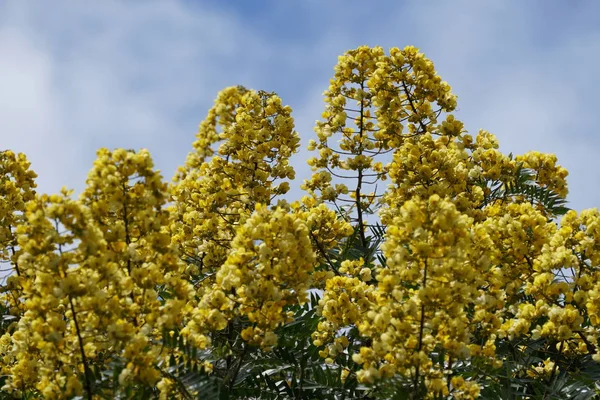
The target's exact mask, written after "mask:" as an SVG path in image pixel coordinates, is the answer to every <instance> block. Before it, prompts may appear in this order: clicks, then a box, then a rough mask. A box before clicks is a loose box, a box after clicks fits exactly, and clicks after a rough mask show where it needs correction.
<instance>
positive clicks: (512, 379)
mask: <svg viewBox="0 0 600 400" xmlns="http://www.w3.org/2000/svg"><path fill="white" fill-rule="evenodd" d="M325 102H326V106H325V111H324V112H323V114H322V119H321V120H320V121H318V122H317V125H316V128H315V131H316V133H317V140H311V141H310V143H309V149H310V150H313V151H315V152H317V154H316V156H315V157H313V158H311V159H310V160H308V163H309V165H310V166H311V167H312V169H313V171H314V174H313V175H312V177H311V179H309V180H307V181H305V182H304V183H303V185H302V188H303V189H304V190H305V191H306V195H305V196H304V197H303V198H302V199H301V200H299V201H294V202H288V201H286V200H285V198H284V195H285V194H286V193H287V192H288V190H289V187H290V185H289V182H288V181H289V180H293V179H294V176H295V172H294V169H293V167H292V166H291V165H290V164H289V158H290V157H291V156H292V155H293V154H294V153H295V152H297V150H298V148H299V142H300V141H299V136H298V134H297V133H296V132H295V131H294V121H293V119H292V116H291V109H290V107H289V106H284V105H283V103H282V101H281V99H280V98H279V97H278V96H277V95H276V94H274V93H268V92H264V91H254V90H249V89H246V88H243V87H239V86H238V87H230V88H227V89H225V90H223V91H222V92H221V93H220V94H219V95H218V97H217V99H216V101H215V104H214V106H213V107H212V108H211V109H210V111H209V113H208V116H207V118H206V119H205V120H204V121H203V122H202V123H201V125H200V129H199V132H198V134H197V137H196V141H195V142H194V144H193V151H192V152H191V153H190V154H189V156H188V157H187V159H186V161H185V163H184V165H183V166H182V167H181V168H180V169H179V170H178V171H177V173H176V175H175V178H174V179H173V182H172V183H171V184H168V183H165V182H164V181H163V178H162V177H161V175H160V174H159V172H158V171H156V170H155V169H154V166H153V163H152V160H151V158H150V155H149V154H148V152H147V151H145V150H141V151H139V152H136V151H131V150H124V149H117V150H114V151H109V150H106V149H101V150H100V151H99V152H98V158H97V160H96V162H95V163H94V166H93V168H92V170H91V172H90V174H89V178H88V181H87V187H86V189H85V190H84V191H83V193H82V194H81V196H80V197H79V199H77V200H76V199H74V198H73V196H72V193H71V192H69V191H67V190H63V191H62V192H61V193H60V194H54V195H50V196H49V195H45V194H37V193H36V192H35V182H34V180H35V177H36V175H35V173H33V172H32V171H31V170H30V169H29V163H28V161H27V159H26V158H25V156H24V155H22V154H18V155H17V154H14V153H13V152H11V151H8V150H7V151H3V152H1V153H0V176H2V182H1V184H0V193H1V194H2V197H1V198H0V219H1V223H0V261H2V263H3V265H5V268H4V271H5V274H6V278H5V282H4V284H3V285H2V286H1V289H0V296H1V297H0V299H1V301H0V309H1V311H2V314H3V318H2V320H1V321H0V334H2V336H1V337H0V357H1V358H0V360H1V361H0V367H1V369H2V378H1V379H2V381H3V383H2V385H3V386H2V392H1V393H2V396H3V398H48V399H68V398H85V399H101V398H123V399H147V398H160V399H170V398H180V399H192V398H200V399H209V398H215V399H217V398H218V399H228V398H231V399H233V398H257V399H258V398H261V399H262V398H265V399H268V398H273V399H279V398H294V399H301V398H302V399H313V398H328V399H329V398H331V399H350V398H362V399H377V398H383V399H387V398H396V399H425V398H430V399H446V398H456V399H473V398H486V399H488V398H489V399H512V398H539V399H549V398H578V399H587V398H593V396H595V393H596V392H598V390H599V388H598V387H597V386H596V381H599V380H600V366H599V365H598V364H597V362H598V361H600V354H599V353H598V346H599V345H600V343H599V336H600V213H599V212H598V210H596V209H593V210H585V211H582V212H581V213H577V212H575V211H572V210H568V209H567V208H566V207H565V204H566V200H565V198H566V195H567V184H566V181H565V178H566V176H567V171H566V170H565V169H564V168H562V167H561V166H559V165H558V164H557V160H556V157H555V156H554V155H550V154H541V153H538V152H529V153H526V154H524V155H520V156H516V157H513V156H512V155H504V154H502V153H501V152H500V151H499V150H498V142H497V140H496V138H495V137H494V136H493V135H492V134H490V133H489V132H486V131H480V132H479V133H478V134H477V135H476V136H475V137H473V136H472V135H470V134H468V133H467V132H466V131H465V129H464V127H463V124H462V123H461V122H460V121H459V120H457V119H456V118H455V117H454V116H453V115H452V114H451V112H452V111H453V110H454V109H455V107H456V97H455V96H454V95H453V94H452V93H451V89H450V86H449V85H448V84H447V83H445V82H443V81H442V80H441V78H440V77H439V76H438V75H437V73H436V71H435V69H434V66H433V64H432V62H431V61H430V60H428V59H427V58H425V57H424V55H423V54H421V53H420V52H419V51H418V50H417V49H415V48H414V47H406V48H405V49H403V50H400V49H397V48H393V49H391V50H390V51H389V53H388V54H386V53H385V52H384V51H383V49H381V48H379V47H375V48H369V47H359V48H357V49H355V50H351V51H348V52H346V53H345V54H344V55H343V56H342V57H340V59H339V62H338V65H336V67H335V75H334V78H333V79H332V80H331V84H330V86H329V88H328V90H327V91H326V92H325ZM559 217H561V218H560V220H559Z"/></svg>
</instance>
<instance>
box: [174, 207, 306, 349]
mask: <svg viewBox="0 0 600 400" xmlns="http://www.w3.org/2000/svg"><path fill="white" fill-rule="evenodd" d="M314 266H315V255H314V252H313V249H312V245H311V240H310V236H309V232H308V228H307V227H306V224H305V223H304V222H303V221H302V220H301V219H300V218H298V217H297V216H295V215H293V214H289V213H287V212H286V211H285V210H284V209H281V208H278V209H276V210H274V211H270V210H269V209H268V208H267V207H265V206H263V205H260V204H257V205H256V211H255V212H254V213H253V214H252V215H251V216H250V218H248V219H247V220H246V222H245V223H244V224H243V225H241V226H239V227H238V229H237V230H236V235H235V238H234V239H233V241H232V243H231V251H230V252H229V255H228V257H227V259H226V261H225V262H224V263H223V265H222V266H221V267H220V268H219V270H218V271H217V276H216V282H215V284H214V285H213V286H212V287H210V288H208V289H207V290H206V292H205V293H204V295H203V297H202V299H201V300H200V302H199V304H198V307H197V308H196V309H194V311H193V315H192V320H191V322H190V323H189V324H188V326H187V327H186V328H185V329H184V330H183V331H182V334H183V335H184V336H189V337H190V338H191V340H192V341H193V342H194V343H196V344H198V345H200V346H202V347H204V346H206V345H207V343H208V338H206V337H205V336H204V333H206V332H208V331H209V330H223V329H225V328H226V327H227V324H228V323H229V322H230V321H231V320H232V319H233V318H234V317H243V318H244V319H246V320H247V327H246V328H245V329H243V330H242V332H241V337H242V339H243V340H245V341H246V342H248V343H249V344H252V345H260V346H261V347H263V348H265V349H269V348H271V347H273V346H274V345H275V344H276V343H277V336H276V335H275V333H274V330H275V329H276V328H277V327H279V326H281V325H282V324H284V323H286V322H290V321H291V320H290V318H291V317H292V314H290V313H288V312H287V308H288V307H289V306H291V305H295V304H302V303H305V302H306V301H307V291H308V289H309V288H310V284H311V279H310V274H311V272H312V270H313V269H314Z"/></svg>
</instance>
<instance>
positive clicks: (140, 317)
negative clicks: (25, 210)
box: [81, 149, 193, 385]
mask: <svg viewBox="0 0 600 400" xmlns="http://www.w3.org/2000/svg"><path fill="white" fill-rule="evenodd" d="M153 167H154V165H153V162H152V159H151V158H150V155H149V153H148V151H147V150H140V151H139V152H134V151H128V150H124V149H117V150H114V151H109V150H107V149H101V150H100V151H98V158H97V160H96V161H95V162H94V167H93V168H92V170H91V171H90V173H89V177H88V180H87V184H88V186H87V188H86V189H85V190H84V192H83V193H82V195H81V201H82V202H83V203H84V204H86V205H87V206H88V207H89V208H90V210H91V215H92V218H93V219H94V221H95V222H96V224H97V225H98V226H99V228H100V230H101V231H102V233H103V235H104V238H105V240H106V242H107V247H108V252H107V256H108V257H109V259H110V261H111V262H112V263H113V264H114V265H116V271H115V272H114V274H115V275H114V276H115V278H116V277H119V279H115V281H114V282H113V286H112V288H111V290H112V292H111V294H110V295H111V296H113V298H114V299H115V300H116V301H117V304H115V307H114V311H113V312H114V315H115V320H114V323H112V324H111V325H109V326H108V329H109V332H108V336H109V338H111V340H115V341H117V342H120V343H122V344H123V346H124V347H123V358H124V359H125V360H126V361H127V362H129V364H128V367H127V368H125V369H124V370H123V373H122V377H121V381H123V382H129V381H130V380H134V381H140V382H142V383H145V384H150V385H153V384H154V383H156V381H157V380H158V378H159V375H158V371H157V370H156V369H155V367H154V365H155V364H156V362H158V361H159V360H160V350H161V349H160V347H161V344H160V343H159V339H160V338H161V336H160V335H161V332H162V330H164V329H173V328H175V327H177V326H180V325H181V324H182V323H183V318H184V314H185V308H186V305H187V303H188V301H189V300H190V296H191V294H192V290H193V288H192V286H191V285H190V284H189V282H187V281H186V280H185V279H184V277H183V269H184V265H183V263H182V262H181V261H180V260H179V256H178V253H177V251H176V249H175V248H174V247H173V246H172V245H171V243H170V238H169V235H168V233H167V232H166V229H167V226H168V222H169V219H168V212H167V210H166V209H165V205H166V201H167V185H166V183H164V182H163V181H162V177H161V175H160V173H159V172H158V171H156V170H154V168H153ZM142 349H145V350H144V351H142ZM127 362H126V364H127Z"/></svg>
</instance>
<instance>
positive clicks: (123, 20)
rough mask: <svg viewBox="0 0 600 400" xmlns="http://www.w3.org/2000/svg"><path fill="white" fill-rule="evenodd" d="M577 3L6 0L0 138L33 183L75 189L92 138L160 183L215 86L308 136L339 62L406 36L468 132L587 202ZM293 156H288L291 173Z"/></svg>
mask: <svg viewBox="0 0 600 400" xmlns="http://www.w3.org/2000/svg"><path fill="white" fill-rule="evenodd" d="M203 4H204V3H203ZM544 4H545V3H544ZM579 4H580V6H579V8H575V7H573V8H569V7H567V6H559V5H552V6H546V7H543V8H540V7H538V5H539V4H537V3H532V4H523V3H520V2H511V1H506V2H472V1H457V2H442V1H431V2H417V1H410V2H397V3H396V2H394V3H392V2H389V3H387V4H385V3H381V4H380V6H379V7H378V8H377V7H373V8H366V7H364V3H362V2H352V1H349V2H339V1H332V2H327V3H323V2H302V3H285V4H283V3H279V2H277V3H274V4H272V5H271V6H270V7H265V8H264V9H258V8H259V7H260V6H259V5H256V4H249V3H244V4H239V5H237V6H234V5H231V4H230V5H228V6H221V7H227V8H221V9H217V8H216V6H215V7H212V8H209V7H208V6H205V5H198V4H193V5H192V2H182V1H170V2H167V1H145V2H134V1H130V2H121V1H113V0H105V1H103V2H96V3H94V5H93V6H91V5H90V3H88V2H86V3H83V2H76V1H72V0H71V1H69V0H65V1H56V2H54V3H53V6H52V7H39V6H34V5H33V4H32V3H28V2H16V1H15V2H6V3H4V6H3V9H0V11H1V12H0V54H2V57H1V58H0V88H2V91H1V92H0V129H1V130H0V137H1V138H2V146H3V147H12V148H15V149H17V150H20V151H25V152H27V153H28V155H29V156H30V158H31V159H32V160H33V163H34V168H35V169H36V170H37V171H38V172H39V174H40V183H41V188H42V190H44V191H56V190H57V189H58V188H60V186H61V185H62V184H66V185H68V186H71V187H76V188H78V189H80V188H81V187H82V186H83V181H84V177H85V174H86V172H87V170H88V169H89V167H90V166H91V162H92V160H93V158H94V151H95V149H96V148H98V147H100V146H107V147H134V148H139V147H148V148H150V150H151V152H152V154H153V155H154V157H155V160H156V161H157V164H158V165H159V167H161V168H162V169H163V170H164V173H165V175H166V177H167V178H170V175H171V173H172V171H173V170H174V168H175V167H176V165H178V164H179V163H180V162H181V161H182V160H183V159H184V157H185V154H186V153H187V151H188V150H189V148H190V144H191V142H192V140H193V134H194V132H195V129H196V126H197V124H198V123H199V122H200V120H201V119H202V118H203V116H204V115H205V113H206V110H207V109H208V107H209V106H210V104H211V102H212V99H213V98H214V97H215V95H216V92H217V91H218V90H219V89H221V88H222V87H224V86H228V85H232V84H245V85H247V86H250V87H255V88H264V89H267V90H277V91H279V92H280V94H281V95H282V97H283V100H284V102H285V103H289V104H291V105H292V106H293V108H294V110H295V117H296V121H297V127H298V130H299V131H300V132H301V134H302V135H303V144H304V145H305V144H306V143H307V141H308V139H309V138H310V137H311V135H312V126H313V123H314V120H316V119H318V118H319V116H320V113H321V110H322V108H323V103H322V100H321V99H322V98H321V93H322V91H323V90H325V89H326V88H327V82H328V79H329V77H330V76H331V75H332V72H333V71H332V68H333V65H334V63H335V62H336V57H337V55H339V54H340V53H342V52H343V51H344V50H346V49H349V48H352V47H355V46H358V45H361V44H370V45H377V44H379V45H382V46H386V47H389V46H399V47H403V46H405V45H408V44H414V45H417V46H419V47H421V49H422V50H423V51H425V53H426V54H427V55H428V56H429V57H430V58H431V59H432V60H433V61H434V62H435V63H436V66H437V67H438V70H439V72H440V74H441V75H442V77H443V78H444V79H446V80H448V81H449V82H450V84H451V85H452V86H453V88H454V90H455V92H456V93H457V94H458V95H459V107H460V111H459V112H458V116H459V117H460V118H461V119H463V120H464V121H465V123H466V125H467V127H468V128H469V129H470V130H471V131H477V130H478V129H479V128H485V129H488V130H490V131H491V132H493V133H495V134H496V135H498V137H499V138H500V141H501V144H502V148H503V150H504V151H507V152H508V151H513V152H515V153H518V152H523V151H526V150H529V149H538V150H542V151H548V152H554V153H557V154H558V156H559V160H560V161H561V162H562V163H563V164H564V165H565V166H567V167H568V168H569V169H570V170H571V173H572V176H571V178H570V186H571V200H572V204H573V206H574V207H576V208H581V207H590V206H595V205H597V204H598V203H600V189H599V188H600V186H599V185H597V183H598V181H599V180H600V174H599V173H598V172H596V171H595V170H594V169H593V165H592V163H593V161H594V158H595V157H594V156H595V154H594V153H595V151H594V150H595V149H596V148H598V145H599V144H600V143H598V142H599V139H597V136H596V134H595V131H594V129H595V124H594V122H595V121H594V116H595V114H596V110H597V109H598V106H599V104H598V100H597V98H596V94H595V92H596V91H597V90H598V89H599V88H600V81H599V80H598V78H597V77H596V76H597V75H596V74H595V72H596V71H597V69H598V64H599V63H600V56H598V54H600V51H599V50H600V48H599V47H600V40H599V39H600V29H599V28H598V27H599V25H598V24H597V23H594V19H593V15H600V14H598V13H597V12H596V11H598V10H597V9H598V8H599V7H597V6H595V4H594V3H593V2H587V3H586V2H583V3H579ZM581 4H583V5H581ZM0 7H2V6H0ZM236 7H241V8H244V7H246V8H248V10H243V9H241V8H240V9H237V8H236ZM561 7H563V8H562V9H561ZM250 8H253V10H249V9H250ZM246 11H252V13H246ZM306 156H307V154H306V152H303V153H302V154H301V155H300V156H297V157H295V160H296V161H297V165H298V169H299V173H298V176H299V177H306V176H308V174H309V173H308V171H307V167H306V166H305V163H304V160H303V159H302V158H306Z"/></svg>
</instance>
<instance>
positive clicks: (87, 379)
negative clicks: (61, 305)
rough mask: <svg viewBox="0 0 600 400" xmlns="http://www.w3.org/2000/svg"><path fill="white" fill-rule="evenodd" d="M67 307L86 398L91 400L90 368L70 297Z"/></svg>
mask: <svg viewBox="0 0 600 400" xmlns="http://www.w3.org/2000/svg"><path fill="white" fill-rule="evenodd" d="M69 305H70V306H71V312H72V313H73V323H74V324H75V331H76V333H77V341H78V342H79V351H80V352H81V362H82V363H83V372H84V375H85V391H86V392H87V398H88V399H89V400H92V379H91V377H90V367H89V364H88V361H87V357H86V356H85V350H84V348H83V338H82V337H81V330H80V329H79V323H78V322H77V314H76V313H75V306H74V305H73V298H72V297H71V296H70V295H69Z"/></svg>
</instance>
